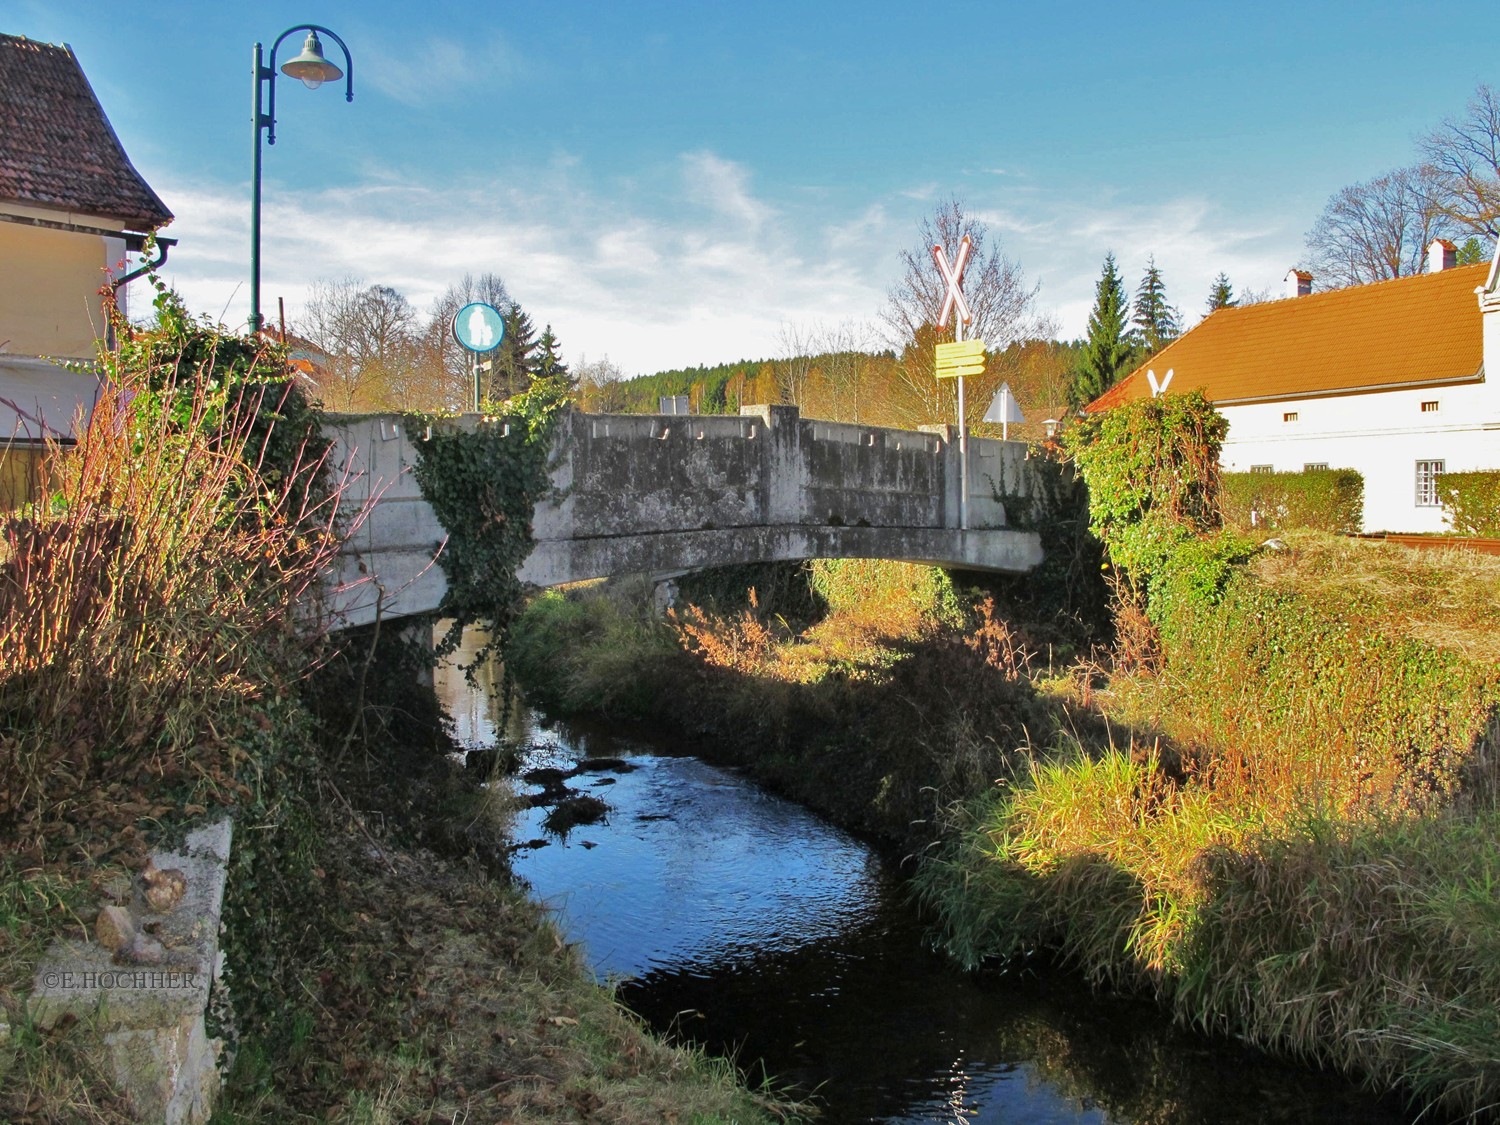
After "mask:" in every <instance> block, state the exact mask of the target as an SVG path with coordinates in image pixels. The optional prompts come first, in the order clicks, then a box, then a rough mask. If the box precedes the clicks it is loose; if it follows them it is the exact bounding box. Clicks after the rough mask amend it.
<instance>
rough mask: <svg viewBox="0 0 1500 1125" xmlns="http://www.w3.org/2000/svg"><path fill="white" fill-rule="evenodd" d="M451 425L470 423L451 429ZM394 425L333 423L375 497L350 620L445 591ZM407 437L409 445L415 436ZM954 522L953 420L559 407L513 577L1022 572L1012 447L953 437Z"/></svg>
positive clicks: (349, 571) (344, 580) (342, 605)
mask: <svg viewBox="0 0 1500 1125" xmlns="http://www.w3.org/2000/svg"><path fill="white" fill-rule="evenodd" d="M466 424H468V425H476V424H479V423H478V420H477V419H467V420H466ZM404 425H405V424H404V422H403V421H402V420H401V419H399V418H392V417H389V416H386V417H368V418H346V419H341V420H339V421H338V423H337V428H336V429H335V435H336V437H337V440H338V447H339V454H338V464H339V466H340V467H341V470H342V471H344V472H345V473H346V474H347V495H348V496H349V497H350V498H352V499H353V500H354V501H356V502H358V501H359V500H361V499H363V498H364V497H373V498H377V500H378V502H376V503H375V504H374V505H373V509H372V513H371V515H370V517H369V518H368V519H366V520H365V522H364V524H363V526H361V527H360V528H359V529H358V530H357V531H356V532H355V533H354V534H352V535H351V536H350V539H349V542H348V547H347V551H348V554H347V555H346V561H345V563H344V565H343V568H342V569H341V571H340V574H339V575H338V576H337V579H336V581H335V582H334V583H333V584H332V585H331V588H330V595H329V597H330V604H331V606H332V608H333V609H334V610H335V612H336V613H337V614H338V615H339V616H340V617H341V618H342V619H343V620H344V621H345V622H347V623H348V624H351V625H354V624H363V623H366V622H368V621H371V620H373V619H374V618H375V616H376V611H377V607H378V609H379V612H380V614H381V615H383V616H386V617H390V616H397V615H404V614H411V613H423V612H430V611H431V610H433V609H434V608H436V606H437V603H438V601H439V599H440V598H441V596H442V592H443V589H444V582H443V576H442V573H441V570H440V568H439V567H438V566H437V565H435V564H434V563H433V559H434V557H435V555H436V553H437V551H438V549H439V548H440V545H441V543H442V541H443V538H444V536H443V531H442V528H441V527H440V526H439V525H438V523H437V520H436V518H435V517H434V516H433V514H432V511H431V509H430V508H428V507H427V505H426V504H425V503H424V502H423V501H422V499H421V494H420V492H419V491H418V489H417V488H416V484H415V481H413V480H412V478H411V474H410V471H409V470H410V468H411V466H412V465H414V464H415V458H416V453H415V449H414V448H413V447H412V445H411V444H410V442H411V440H412V436H411V435H408V434H406V433H405V432H404ZM420 438H421V435H417V439H418V440H420ZM969 464H970V469H971V473H970V489H969V527H968V528H967V529H960V528H959V526H958V524H959V487H960V486H959V452H958V441H957V433H956V431H955V429H954V427H951V426H937V427H927V428H925V429H924V430H922V431H920V432H918V431H911V430H893V429H883V428H880V427H874V426H856V425H847V424H843V423H838V422H823V421H817V420H813V419H804V418H802V417H800V415H799V413H798V411H797V408H796V407H791V406H755V407H746V408H745V409H743V410H742V411H741V413H740V415H739V416H737V417H736V416H727V415H618V414H616V415H607V414H571V415H568V416H567V417H566V418H564V419H563V420H562V422H561V423H560V428H559V433H558V437H557V445H556V448H555V450H554V454H553V459H552V463H551V477H552V484H553V495H552V496H551V497H550V498H548V499H546V500H544V501H542V502H541V503H539V504H538V505H537V507H536V511H535V515H534V517H533V535H534V537H535V539H536V541H537V545H536V548H535V550H534V551H533V552H532V554H531V556H530V557H529V558H527V560H526V562H525V563H524V564H523V565H522V567H521V570H520V576H521V578H522V579H523V580H524V581H527V582H530V583H533V584H535V585H537V586H554V585H558V584H561V583H564V582H574V581H578V580H581V579H585V578H600V577H605V576H608V575H612V574H622V573H629V572H637V571H646V572H653V571H655V572H660V571H680V570H692V569H697V568H700V567H707V566H720V565H725V564H730V563H743V562H759V561H769V560H781V559H801V558H820V557H822V558H884V559H903V560H909V561H921V562H930V563H936V564H940V565H947V566H960V567H969V568H973V569H981V570H998V571H1008V572H1013V573H1021V572H1025V571H1028V570H1030V569H1032V568H1033V567H1035V566H1036V565H1037V564H1038V563H1039V562H1040V561H1041V545H1040V542H1039V540H1038V537H1037V536H1036V534H1035V533H1032V532H1024V531H1016V530H1014V529H1011V528H1009V527H1007V521H1006V512H1005V506H1004V503H1003V502H1001V501H1000V500H998V499H997V498H996V493H997V492H998V493H1001V494H1012V495H1013V494H1019V495H1030V494H1031V491H1032V487H1033V481H1032V476H1031V474H1030V472H1029V471H1028V465H1027V462H1026V446H1025V445H1024V444H1023V443H1021V442H999V441H994V440H990V439H984V438H975V439H972V440H971V441H970V443H969Z"/></svg>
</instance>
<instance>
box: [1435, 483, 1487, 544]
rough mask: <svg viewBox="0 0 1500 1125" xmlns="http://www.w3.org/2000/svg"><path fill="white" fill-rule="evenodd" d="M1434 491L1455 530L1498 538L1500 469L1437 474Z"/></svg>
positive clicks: (1465, 533) (1460, 532) (1466, 533)
mask: <svg viewBox="0 0 1500 1125" xmlns="http://www.w3.org/2000/svg"><path fill="white" fill-rule="evenodd" d="M1437 494H1438V503H1440V504H1442V506H1443V514H1444V515H1445V516H1447V517H1448V522H1449V523H1450V524H1452V525H1453V530H1454V532H1455V533H1457V534H1459V535H1479V536H1483V537H1485V538H1495V537H1500V472H1475V473H1439V474H1438V478H1437Z"/></svg>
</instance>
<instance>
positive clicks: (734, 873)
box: [437, 657, 1412, 1125]
mask: <svg viewBox="0 0 1500 1125" xmlns="http://www.w3.org/2000/svg"><path fill="white" fill-rule="evenodd" d="M461 658H462V657H460V659H461ZM437 681H438V690H439V694H440V696H441V697H442V699H443V701H444V704H445V706H446V707H447V708H448V710H449V712H450V714H451V715H453V717H454V720H455V727H456V731H455V733H456V735H457V736H458V739H459V741H460V742H461V743H463V744H465V745H469V746H475V747H484V746H489V745H493V744H494V743H495V740H496V738H497V732H496V730H495V724H494V716H495V713H496V710H497V705H496V703H495V701H494V699H493V697H492V696H490V695H489V694H488V691H487V685H485V684H484V682H483V680H481V684H480V686H479V687H477V688H476V687H471V686H470V685H468V684H466V683H465V681H464V679H463V677H462V675H461V674H457V673H455V672H454V671H452V670H451V669H439V675H438V677H437ZM507 734H508V737H510V738H511V739H513V740H516V739H519V740H520V741H521V743H522V744H523V745H525V747H526V751H525V757H524V762H523V765H522V767H521V778H522V780H521V781H520V782H518V789H519V791H520V792H521V793H522V794H523V795H526V796H528V797H532V798H535V799H536V800H538V801H539V802H541V803H539V804H537V805H536V806H535V807H532V808H528V809H525V810H524V811H523V812H521V813H520V814H519V816H518V818H517V822H516V827H515V839H516V840H517V841H518V842H520V843H521V844H522V845H523V846H522V847H520V848H518V850H517V851H516V853H515V856H514V861H513V862H514V868H515V871H516V873H517V874H518V875H520V876H521V877H522V878H524V879H525V880H527V881H528V882H529V883H530V884H531V886H532V888H533V889H534V892H535V893H536V894H537V895H538V896H539V897H540V898H542V899H543V900H544V901H546V902H547V903H549V904H550V905H551V906H552V907H554V908H555V910H556V911H557V913H558V916H559V919H560V921H561V924H562V926H563V928H564V930H565V932H566V933H567V935H568V937H569V939H570V940H573V941H576V942H578V943H580V944H581V946H582V948H583V950H584V952H585V956H586V958H587V960H588V962H589V963H590V964H591V965H592V966H593V968H594V970H595V972H596V973H597V974H598V975H599V976H600V977H601V978H614V979H616V980H617V981H618V982H619V990H618V994H619V996H620V998H621V999H622V1000H623V1001H624V1003H626V1004H627V1005H628V1006H629V1007H630V1008H632V1009H633V1010H634V1011H636V1012H638V1013H639V1014H640V1015H641V1016H643V1017H644V1018H645V1019H646V1020H647V1022H649V1023H650V1024H651V1025H652V1026H653V1027H655V1028H656V1029H657V1030H659V1031H664V1032H667V1033H669V1034H672V1035H676V1036H679V1037H682V1038H686V1039H691V1040H693V1041H695V1042H698V1043H701V1044H703V1045H705V1046H706V1047H708V1048H709V1049H710V1050H712V1051H714V1052H717V1053H723V1054H732V1055H733V1056H734V1057H735V1058H736V1060H737V1061H738V1063H739V1065H740V1067H741V1068H742V1069H743V1070H746V1071H747V1072H749V1073H750V1074H751V1075H752V1077H758V1076H759V1075H760V1074H762V1073H765V1074H769V1075H770V1076H771V1077H772V1078H773V1079H774V1080H775V1081H776V1082H777V1083H778V1084H779V1085H782V1086H790V1087H792V1092H793V1093H794V1094H795V1095H797V1096H803V1097H805V1096H807V1095H808V1094H809V1093H811V1095H812V1096H813V1098H814V1100H815V1101H817V1102H818V1103H819V1104H820V1105H821V1106H822V1107H823V1113H822V1117H821V1120H823V1121H826V1122H829V1123H841V1122H867V1121H882V1122H960V1121H974V1122H986V1123H999V1122H1006V1123H1013V1122H1038V1123H1039V1122H1090V1123H1105V1122H1110V1123H1122V1125H1123V1123H1133V1125H1147V1123H1150V1125H1177V1123H1180V1125H1200V1123H1225V1125H1235V1123H1246V1125H1249V1123H1252V1122H1254V1123H1273V1122H1287V1123H1291V1122H1297V1123H1302V1122H1329V1123H1335V1122H1349V1123H1354V1122H1359V1123H1369V1125H1387V1123H1390V1125H1394V1123H1397V1122H1409V1121H1411V1120H1412V1118H1411V1115H1409V1114H1406V1113H1404V1112H1402V1110H1401V1107H1400V1106H1399V1105H1396V1104H1393V1103H1391V1102H1389V1101H1383V1100H1380V1099H1376V1098H1374V1097H1372V1096H1371V1095H1369V1094H1367V1093H1364V1092H1362V1091H1360V1090H1359V1089H1357V1088H1355V1087H1353V1086H1352V1085H1351V1084H1350V1083H1348V1082H1347V1081H1345V1080H1342V1079H1340V1078H1338V1077H1336V1076H1332V1075H1328V1074H1324V1073H1321V1072H1317V1071H1313V1070H1309V1069H1307V1068H1302V1067H1297V1066H1294V1065H1290V1064H1288V1063H1285V1062H1281V1061H1279V1060H1276V1059H1272V1058H1270V1057H1268V1056H1266V1055H1264V1054H1263V1053H1261V1052H1258V1051H1254V1050H1251V1049H1249V1048H1246V1047H1244V1046H1242V1045H1240V1044H1238V1043H1235V1042H1233V1041H1230V1040H1226V1039H1222V1038H1211V1037H1207V1036H1203V1035H1198V1034H1193V1033H1190V1032H1188V1031H1186V1030H1184V1029H1181V1028H1178V1027H1174V1026H1173V1025H1172V1024H1171V1023H1170V1021H1169V1020H1168V1019H1167V1018H1166V1017H1165V1016H1164V1015H1163V1014H1162V1013H1161V1012H1160V1011H1159V1010H1158V1009H1157V1008H1156V1007H1155V1006H1154V1005H1151V1004H1149V1003H1145V1002H1143V1001H1139V1000H1132V999H1122V998H1114V997H1109V996H1106V995H1100V994H1097V993H1095V992H1093V991H1092V990H1090V989H1089V988H1088V987H1087V986H1086V985H1085V984H1084V983H1083V982H1082V981H1080V980H1079V979H1078V978H1077V977H1076V976H1075V975H1074V974H1071V973H1069V972H1067V971H1066V970H1063V969H1059V968H1058V967H1056V966H1052V965H1044V964H1035V965H1030V966H1024V967H1021V968H1020V969H1018V970H1013V971H1011V972H1008V973H1005V974H998V973H981V974H967V973H963V972H961V971H959V970H958V969H957V968H956V967H955V966H954V965H953V964H952V963H951V962H949V961H947V960H946V959H944V958H943V957H941V956H940V955H938V954H936V953H934V952H932V951H931V950H930V949H928V948H927V947H926V946H925V945H924V941H923V937H924V927H923V923H922V921H921V920H920V919H919V918H918V917H917V915H916V913H915V911H914V910H913V908H912V906H911V904H910V902H909V901H908V897H907V895H906V893H905V891H904V883H903V880H902V878H901V876H900V874H899V872H898V870H897V867H896V865H895V864H894V863H893V862H892V861H891V860H889V859H888V858H886V857H884V856H882V855H881V854H880V853H879V852H878V851H877V850H876V849H874V848H871V847H870V846H868V845H867V844H866V843H864V842H862V841H860V840H858V839H856V838H855V837H853V836H851V835H849V834H848V833H846V832H843V831H840V830H839V829H837V828H834V827H833V826H831V825H829V824H828V823H826V822H824V821H823V820H821V819H819V818H818V817H817V816H815V815H814V814H812V813H810V812H808V811H806V810H805V809H803V808H801V807H800V806H797V805H794V804H791V803H789V802H786V801H783V800H781V799H780V798H777V797H775V796H773V795H771V794H769V793H767V792H765V791H764V790H762V789H760V788H759V787H758V786H756V785H755V784H754V783H753V782H751V781H749V780H748V779H746V778H745V777H743V776H741V775H740V774H739V773H737V772H736V771H734V770H732V769H725V768H721V767H718V766H715V765H711V764H709V763H707V762H705V761H703V760H701V759H700V758H698V757H696V756H693V755H692V754H690V753H685V752H684V749H685V748H684V747H682V746H677V745H672V744H671V743H670V742H669V741H668V740H666V739H661V740H657V739H655V738H652V739H650V740H649V741H647V740H645V739H643V738H642V737H641V736H640V735H639V734H638V733H636V734H633V735H632V736H631V737H624V736H621V735H620V734H618V733H616V732H612V731H608V730H603V729H599V728H597V727H592V726H573V725H556V726H553V725H549V724H546V723H544V722H543V720H542V719H541V717H540V716H536V715H534V714H532V715H522V716H520V720H519V725H518V727H517V729H512V730H511V731H509V732H507ZM587 798H594V799H595V800H592V801H591V800H588V799H587ZM598 802H602V805H601V804H599V803H598ZM568 814H572V815H568ZM591 816H592V817H597V818H598V819H594V820H592V821H590V820H589V818H590V817H591ZM579 817H581V818H583V820H584V822H582V823H572V824H571V825H570V822H571V821H574V820H576V819H578V818H579Z"/></svg>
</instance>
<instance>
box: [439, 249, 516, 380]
mask: <svg viewBox="0 0 1500 1125" xmlns="http://www.w3.org/2000/svg"><path fill="white" fill-rule="evenodd" d="M473 301H483V302H484V303H485V304H487V305H492V306H494V307H495V308H497V309H499V310H500V313H501V314H502V315H504V314H505V313H506V312H508V311H509V310H510V306H511V296H510V292H509V291H508V290H507V289H506V288H505V282H504V281H502V280H501V279H500V275H499V274H497V273H482V274H480V275H479V276H478V277H475V276H474V275H473V274H471V273H466V274H464V276H463V278H462V279H461V280H459V281H457V282H455V283H454V284H452V285H450V286H448V288H447V289H446V290H445V291H444V292H443V295H442V296H441V297H439V298H438V299H437V301H436V302H435V303H434V304H433V306H432V315H431V317H430V318H429V319H428V322H427V329H426V331H425V332H424V333H423V345H424V348H425V349H426V352H427V356H426V360H425V362H426V363H427V364H429V365H431V366H432V367H434V368H436V370H437V371H438V372H439V376H438V378H439V381H440V387H439V388H437V389H438V397H439V401H438V402H437V403H434V405H441V406H443V407H446V408H447V409H449V410H466V409H468V408H469V404H470V400H471V398H472V397H473V372H472V369H471V363H472V359H471V357H470V356H469V353H468V352H466V351H465V350H464V349H463V348H462V347H460V346H459V344H458V341H456V340H454V338H453V332H452V327H453V317H454V314H455V313H457V312H458V310H459V309H461V308H463V307H464V306H465V305H467V304H469V303H470V302H473Z"/></svg>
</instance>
